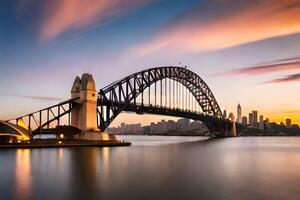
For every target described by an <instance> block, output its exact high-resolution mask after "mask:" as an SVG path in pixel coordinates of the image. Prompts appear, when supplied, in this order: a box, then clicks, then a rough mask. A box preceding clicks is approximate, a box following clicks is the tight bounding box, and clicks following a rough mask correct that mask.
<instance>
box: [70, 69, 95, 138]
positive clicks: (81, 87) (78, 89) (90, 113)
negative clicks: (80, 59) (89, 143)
mask: <svg viewBox="0 0 300 200" xmlns="http://www.w3.org/2000/svg"><path fill="white" fill-rule="evenodd" d="M71 97H72V98H76V97H79V99H78V100H77V103H80V104H81V107H80V108H78V109H77V110H74V111H72V114H71V117H72V119H71V125H72V126H75V127H77V128H79V129H81V130H82V131H83V132H85V131H97V130H98V127H97V93H96V86H95V82H94V79H93V76H92V75H91V74H83V75H82V76H81V79H80V78H79V77H78V76H77V77H76V79H75V81H74V84H73V87H72V90H71Z"/></svg>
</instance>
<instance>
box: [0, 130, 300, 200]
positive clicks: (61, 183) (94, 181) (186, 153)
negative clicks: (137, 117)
mask: <svg viewBox="0 0 300 200" xmlns="http://www.w3.org/2000/svg"><path fill="white" fill-rule="evenodd" d="M119 138H120V139H124V138H125V139H126V140H129V141H132V142H133V145H132V146H130V147H113V148H90V147H87V148H48V149H32V150H30V149H23V150H22V149H18V150H15V149H8V150H0V162H1V163H0V199H1V200H2V199H3V200H6V199H22V200H27V199H43V200H46V199H228V200H233V199H249V200H253V199H262V200H265V199H268V200H272V199H278V200H279V199H280V200H282V199H284V200H293V199H295V200H296V199H297V200H298V199H299V198H300V138H298V137H238V138H226V139H207V138H201V137H158V136H123V137H119Z"/></svg>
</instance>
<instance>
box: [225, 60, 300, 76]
mask: <svg viewBox="0 0 300 200" xmlns="http://www.w3.org/2000/svg"><path fill="white" fill-rule="evenodd" d="M293 69H300V61H296V62H290V63H276V64H270V65H260V66H254V67H246V68H240V69H236V70H231V71H229V72H226V73H225V74H227V75H240V74H245V75H260V74H268V73H273V72H279V71H286V70H293Z"/></svg>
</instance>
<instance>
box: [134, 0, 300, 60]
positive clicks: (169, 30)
mask: <svg viewBox="0 0 300 200" xmlns="http://www.w3.org/2000/svg"><path fill="white" fill-rule="evenodd" d="M212 7H214V9H212ZM208 10H210V11H208ZM223 10H225V11H223ZM217 11H218V12H217ZM220 13H221V14H220ZM299 13H300V2H299V0H288V1H282V0H268V1H265V0H258V1H255V3H254V2H253V1H232V0H231V1H229V0H215V1H209V5H207V6H199V8H197V9H194V10H190V11H188V12H187V14H185V15H182V16H179V17H180V18H178V19H177V20H174V22H172V23H170V24H167V25H165V26H164V27H162V29H161V31H160V32H158V33H157V34H156V35H155V36H154V37H153V38H150V39H149V41H146V42H143V43H141V44H138V45H137V46H135V47H133V48H132V52H133V53H134V54H138V55H140V56H144V55H148V54H151V53H153V52H155V51H157V50H159V49H161V48H166V49H167V50H168V51H175V52H180V51H183V52H203V51H212V50H219V49H224V48H228V47H232V46H236V45H241V44H246V43H250V42H255V41H259V40H264V39H268V38H272V37H278V36H284V35H290V34H295V33H299V32H300V23H299V21H300V14H299Z"/></svg>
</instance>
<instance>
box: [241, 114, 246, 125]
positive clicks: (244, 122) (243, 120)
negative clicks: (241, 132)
mask: <svg viewBox="0 0 300 200" xmlns="http://www.w3.org/2000/svg"><path fill="white" fill-rule="evenodd" d="M242 124H243V125H244V126H247V117H246V116H244V117H243V118H242Z"/></svg>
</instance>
